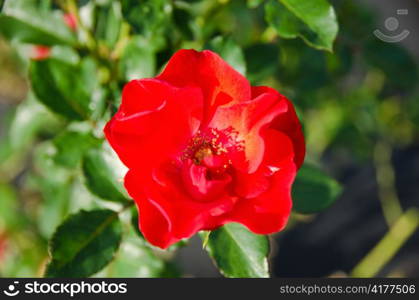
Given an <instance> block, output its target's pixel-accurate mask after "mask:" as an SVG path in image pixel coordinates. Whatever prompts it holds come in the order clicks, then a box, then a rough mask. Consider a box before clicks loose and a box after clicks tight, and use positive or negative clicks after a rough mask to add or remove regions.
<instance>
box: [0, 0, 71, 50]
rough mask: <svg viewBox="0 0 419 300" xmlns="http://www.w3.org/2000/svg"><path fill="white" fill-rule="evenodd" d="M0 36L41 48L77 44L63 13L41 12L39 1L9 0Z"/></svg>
mask: <svg viewBox="0 0 419 300" xmlns="http://www.w3.org/2000/svg"><path fill="white" fill-rule="evenodd" d="M0 33H1V34H3V35H4V36H5V37H7V38H8V39H11V40H15V41H19V42H25V43H32V44H41V45H54V44H70V45H71V44H74V43H75V41H76V40H75V36H74V34H73V33H72V32H71V30H70V29H69V28H68V26H66V24H65V23H64V20H63V16H62V14H61V13H60V12H58V11H56V12H52V11H48V10H45V9H41V7H40V5H39V1H36V0H6V2H5V3H4V7H3V10H2V14H1V15H0Z"/></svg>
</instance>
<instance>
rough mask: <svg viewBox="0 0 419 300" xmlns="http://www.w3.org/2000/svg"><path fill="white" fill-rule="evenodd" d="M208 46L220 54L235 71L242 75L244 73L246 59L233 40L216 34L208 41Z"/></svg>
mask: <svg viewBox="0 0 419 300" xmlns="http://www.w3.org/2000/svg"><path fill="white" fill-rule="evenodd" d="M209 47H210V49H211V50H214V51H215V52H217V53H218V54H220V56H221V57H222V58H223V59H224V60H225V61H227V62H228V63H229V64H230V65H231V66H232V67H233V68H234V69H235V70H236V71H238V72H239V73H241V74H242V75H245V74H246V61H245V59H244V54H243V51H242V49H241V48H240V47H239V46H238V45H237V44H235V43H234V41H233V40H231V39H223V38H222V37H221V36H218V37H216V38H214V39H212V40H211V41H210V43H209Z"/></svg>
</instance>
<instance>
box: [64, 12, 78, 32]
mask: <svg viewBox="0 0 419 300" xmlns="http://www.w3.org/2000/svg"><path fill="white" fill-rule="evenodd" d="M64 22H65V23H66V24H67V26H68V27H69V28H70V29H71V30H73V31H76V29H77V18H76V16H75V15H73V14H71V13H67V14H65V15H64Z"/></svg>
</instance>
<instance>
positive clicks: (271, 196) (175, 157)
mask: <svg viewBox="0 0 419 300" xmlns="http://www.w3.org/2000/svg"><path fill="white" fill-rule="evenodd" d="M104 131H105V135H106V138H107V140H108V141H109V143H110V145H111V146H112V148H113V149H114V150H115V151H116V153H117V154H118V156H119V157H120V159H121V160H122V162H123V163H124V164H125V165H126V166H127V167H128V168H129V171H128V172H127V174H126V176H125V187H126V189H127V191H128V193H129V194H130V195H131V197H132V198H133V199H134V200H135V202H136V204H137V206H138V209H139V226H140V230H141V231H142V233H143V234H144V237H145V238H146V239H147V240H148V241H149V242H150V243H151V244H153V245H155V246H158V247H160V248H167V247H169V246H170V245H171V244H173V243H175V242H177V241H179V240H181V239H183V238H189V237H190V236H192V235H193V234H195V233H196V232H198V231H200V230H213V229H216V228H217V227H219V226H222V225H223V224H226V223H228V222H238V223H241V224H243V225H245V226H246V227H247V228H248V229H250V230H251V231H252V232H254V233H257V234H270V233H274V232H277V231H280V230H282V229H283V228H284V226H285V225H286V223H287V220H288V217H289V215H290V211H291V207H292V200H291V185H292V183H293V181H294V178H295V175H296V172H297V169H298V168H299V167H300V166H301V164H302V162H303V159H304V154H305V145H304V137H303V134H302V131H301V125H300V123H299V121H298V119H297V116H296V114H295V110H294V108H293V105H292V103H291V102H290V101H289V100H287V99H286V98H285V97H284V96H282V95H281V94H279V93H278V92H277V91H276V90H274V89H272V88H269V87H265V86H256V87H252V86H250V84H249V82H248V81H247V79H246V78H245V77H243V76H242V75H240V74H239V73H238V72H236V71H235V70H234V69H233V68H232V67H231V66H229V65H228V64H227V63H226V62H225V61H224V60H223V59H221V58H220V57H219V56H218V55H217V54H215V53H214V52H211V51H208V50H206V51H202V52H197V51H194V50H180V51H178V52H177V53H175V54H174V55H173V57H172V58H171V59H170V61H169V62H168V64H167V66H166V68H165V69H164V71H163V72H162V73H161V74H160V75H158V76H157V77H155V78H152V79H140V80H132V81H131V82H129V83H128V84H127V85H126V86H125V87H124V89H123V92H122V104H121V106H120V107H119V110H118V112H117V113H116V114H115V115H114V116H113V118H112V119H111V120H110V121H109V122H108V124H107V125H106V127H105V129H104Z"/></svg>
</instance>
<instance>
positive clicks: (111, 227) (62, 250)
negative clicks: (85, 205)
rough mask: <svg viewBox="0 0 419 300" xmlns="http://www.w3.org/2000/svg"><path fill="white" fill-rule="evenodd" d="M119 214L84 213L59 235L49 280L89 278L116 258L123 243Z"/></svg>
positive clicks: (71, 219) (60, 229)
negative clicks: (53, 278) (55, 278)
mask: <svg viewBox="0 0 419 300" xmlns="http://www.w3.org/2000/svg"><path fill="white" fill-rule="evenodd" d="M121 232H122V229H121V224H120V222H119V218H118V214H117V213H116V212H114V211H111V210H106V209H98V210H92V211H80V212H79V213H77V214H74V215H72V216H70V217H69V218H68V219H67V220H66V221H64V223H63V224H61V225H60V226H59V227H58V228H57V231H56V232H55V234H54V236H53V238H52V239H51V243H50V253H51V262H50V263H49V264H48V267H47V270H46V272H45V276H46V277H88V276H91V275H93V274H95V273H97V272H99V271H100V270H101V269H102V268H103V267H105V266H106V265H107V264H108V263H109V262H110V261H111V260H112V259H113V257H114V255H115V253H116V251H117V250H118V248H119V244H120V242H121Z"/></svg>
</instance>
